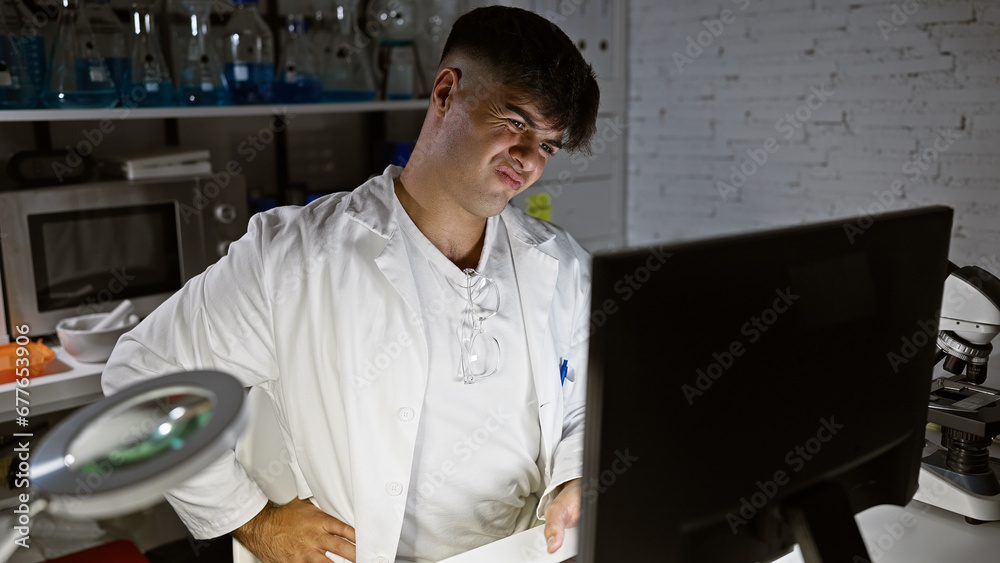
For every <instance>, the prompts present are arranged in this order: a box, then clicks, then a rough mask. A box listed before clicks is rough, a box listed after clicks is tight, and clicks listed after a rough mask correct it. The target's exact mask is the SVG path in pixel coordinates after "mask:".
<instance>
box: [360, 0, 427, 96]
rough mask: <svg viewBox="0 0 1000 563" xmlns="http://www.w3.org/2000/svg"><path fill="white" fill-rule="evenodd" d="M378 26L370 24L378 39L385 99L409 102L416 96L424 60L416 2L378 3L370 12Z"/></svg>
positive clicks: (381, 0) (393, 0)
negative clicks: (416, 86)
mask: <svg viewBox="0 0 1000 563" xmlns="http://www.w3.org/2000/svg"><path fill="white" fill-rule="evenodd" d="M369 17H370V18H371V19H372V20H373V21H374V24H375V25H369V26H368V28H370V30H371V31H375V32H376V36H377V38H378V70H379V74H380V77H381V88H382V94H383V97H384V98H385V99H387V100H405V99H410V98H413V97H414V95H415V94H416V88H415V84H416V82H417V81H418V80H419V81H420V82H421V83H422V82H423V77H422V76H420V74H419V73H420V60H419V58H418V57H419V54H418V53H417V46H416V37H417V34H418V32H419V27H418V21H419V19H418V18H419V13H418V11H417V5H416V3H415V2H413V1H412V0H376V1H375V2H373V3H372V6H371V8H370V9H369Z"/></svg>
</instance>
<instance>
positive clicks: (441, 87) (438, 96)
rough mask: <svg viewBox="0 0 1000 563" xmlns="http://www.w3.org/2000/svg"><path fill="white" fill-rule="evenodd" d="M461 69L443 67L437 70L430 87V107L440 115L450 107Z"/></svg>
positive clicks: (456, 89)
mask: <svg viewBox="0 0 1000 563" xmlns="http://www.w3.org/2000/svg"><path fill="white" fill-rule="evenodd" d="M460 78H461V71H460V70H458V69H457V68H452V67H445V68H442V69H441V70H440V71H438V74H437V77H435V78H434V86H433V87H432V88H431V107H433V108H434V112H435V113H436V114H437V115H438V116H439V117H440V116H443V115H444V114H445V113H447V112H448V110H449V109H451V104H452V101H453V100H452V97H453V96H454V95H455V93H456V92H457V91H458V85H459V79H460Z"/></svg>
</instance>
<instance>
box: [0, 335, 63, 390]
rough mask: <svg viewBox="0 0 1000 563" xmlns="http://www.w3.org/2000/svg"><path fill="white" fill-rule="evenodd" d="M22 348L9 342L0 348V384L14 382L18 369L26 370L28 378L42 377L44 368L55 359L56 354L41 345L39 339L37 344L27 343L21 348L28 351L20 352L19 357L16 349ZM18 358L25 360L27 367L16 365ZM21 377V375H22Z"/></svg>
mask: <svg viewBox="0 0 1000 563" xmlns="http://www.w3.org/2000/svg"><path fill="white" fill-rule="evenodd" d="M18 348H22V346H21V345H20V344H17V343H16V342H11V343H10V344H4V345H3V346H0V383H10V382H12V381H14V379H15V376H16V375H17V370H18V369H19V368H24V367H27V368H28V377H38V376H39V375H42V372H43V371H44V370H45V366H46V365H48V363H49V362H51V361H52V360H54V359H55V357H56V353H55V352H54V351H53V350H52V348H49V347H48V346H46V345H44V344H42V339H41V338H39V339H38V341H37V342H31V341H29V342H28V343H27V344H26V345H24V346H23V348H26V349H27V350H28V353H27V354H25V353H24V352H21V355H20V356H19V355H18V354H17V349H18ZM18 358H27V359H28V365H27V366H25V365H23V364H24V362H23V361H22V362H21V364H22V365H18V364H17V360H18ZM22 375H23V373H22Z"/></svg>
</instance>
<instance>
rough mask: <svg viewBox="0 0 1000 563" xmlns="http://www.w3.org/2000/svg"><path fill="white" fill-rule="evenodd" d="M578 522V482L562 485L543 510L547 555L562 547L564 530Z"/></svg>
mask: <svg viewBox="0 0 1000 563" xmlns="http://www.w3.org/2000/svg"><path fill="white" fill-rule="evenodd" d="M579 521H580V480H579V479H573V480H572V481H567V482H565V483H563V486H562V488H561V489H560V490H559V494H557V495H556V498H555V499H553V500H552V502H551V503H550V504H549V506H548V507H547V508H546V509H545V541H546V542H547V543H548V546H549V553H555V552H556V550H557V549H559V548H560V547H562V544H563V537H564V536H565V531H566V528H573V527H575V526H576V525H577V523H578V522H579Z"/></svg>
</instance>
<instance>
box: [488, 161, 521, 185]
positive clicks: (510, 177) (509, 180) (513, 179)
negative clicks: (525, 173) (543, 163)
mask: <svg viewBox="0 0 1000 563" xmlns="http://www.w3.org/2000/svg"><path fill="white" fill-rule="evenodd" d="M494 172H496V175H497V177H498V178H500V181H501V182H503V183H504V184H507V187H509V188H510V189H512V190H519V189H521V186H523V185H524V178H521V176H520V175H519V174H518V173H517V172H514V169H513V168H511V167H509V166H507V165H505V164H501V165H500V166H498V167H496V168H495V169H494Z"/></svg>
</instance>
